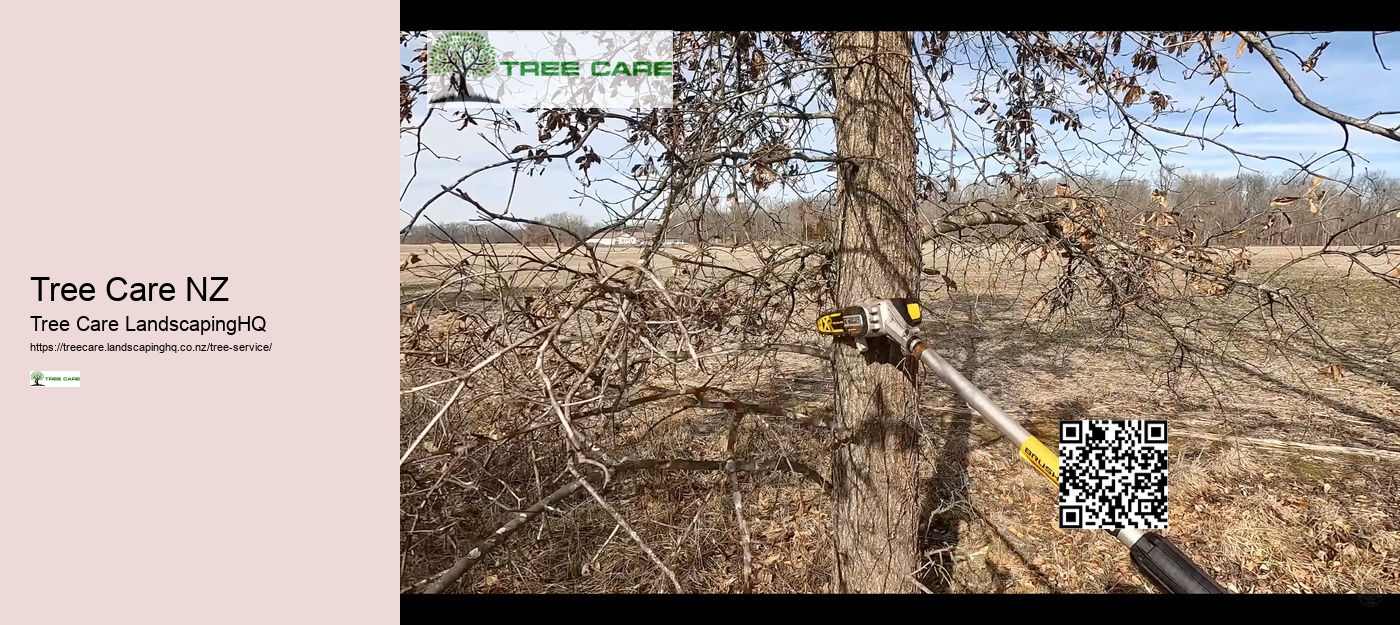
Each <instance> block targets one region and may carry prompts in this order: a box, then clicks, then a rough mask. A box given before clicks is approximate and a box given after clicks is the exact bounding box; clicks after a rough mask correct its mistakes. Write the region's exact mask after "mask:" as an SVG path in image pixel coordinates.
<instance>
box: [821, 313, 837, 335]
mask: <svg viewBox="0 0 1400 625" xmlns="http://www.w3.org/2000/svg"><path fill="white" fill-rule="evenodd" d="M840 319H841V313H839V312H838V313H831V314H827V315H822V316H821V317H819V318H818V319H817V331H818V332H821V333H822V334H841V331H840V330H838V329H836V325H835V322H836V321H838V320H840Z"/></svg>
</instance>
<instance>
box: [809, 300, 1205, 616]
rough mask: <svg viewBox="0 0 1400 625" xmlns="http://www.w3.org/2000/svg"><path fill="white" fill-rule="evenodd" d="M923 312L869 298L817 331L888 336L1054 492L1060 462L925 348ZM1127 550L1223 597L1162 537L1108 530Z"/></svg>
mask: <svg viewBox="0 0 1400 625" xmlns="http://www.w3.org/2000/svg"><path fill="white" fill-rule="evenodd" d="M922 317H923V311H922V310H920V308H919V301H918V300H917V299H915V298H893V299H877V298H871V299H867V300H865V301H864V302H861V303H860V304H859V305H857V306H846V307H843V308H842V309H841V310H839V311H836V312H830V313H827V314H824V315H822V316H820V317H818V318H817V331H818V332H821V333H822V334H827V335H832V336H848V337H851V338H853V339H855V344H856V347H857V348H858V349H859V350H860V351H865V350H866V349H867V346H866V340H867V339H871V338H875V337H881V336H883V337H888V338H889V339H890V340H892V341H894V342H896V343H898V344H899V347H900V349H902V350H903V351H904V353H905V354H906V355H908V356H913V357H914V358H917V359H918V360H919V361H920V362H922V363H923V364H924V365H925V366H927V367H928V369H929V370H930V371H932V372H933V373H934V374H935V375H937V376H938V378H939V379H941V380H943V382H944V383H946V384H947V385H948V386H950V387H952V389H953V390H954V391H955V392H957V394H958V396H959V397H961V398H963V400H965V401H966V402H967V404H968V406H970V407H971V408H972V409H973V410H976V411H977V412H978V413H979V414H981V415H982V417H983V418H985V419H986V420H987V422H988V423H990V424H991V425H992V426H993V427H995V428H996V429H997V430H998V431H999V432H1001V433H1002V435H1003V436H1005V437H1006V439H1007V440H1008V441H1010V442H1011V443H1012V444H1013V445H1016V446H1017V448H1018V451H1019V452H1020V453H1019V455H1020V457H1021V459H1022V460H1024V461H1025V462H1026V463H1027V464H1029V465H1031V466H1032V467H1035V470H1036V471H1037V472H1039V473H1040V474H1041V475H1043V476H1045V477H1046V478H1047V479H1048V480H1050V483H1051V484H1054V485H1055V487H1056V489H1058V488H1059V485H1060V476H1059V467H1060V459H1059V457H1058V456H1057V455H1056V454H1055V452H1054V451H1052V450H1051V449H1050V448H1049V447H1047V446H1045V444H1044V443H1041V442H1040V440H1039V439H1037V438H1036V437H1034V436H1032V435H1031V433H1030V432H1028V431H1026V429H1025V428H1023V427H1021V424H1020V423H1018V422H1017V421H1016V420H1015V419H1013V418H1012V417H1011V416H1010V415H1008V414H1006V413H1005V412H1004V411H1002V409H1001V408H999V407H997V405H996V404H994V403H992V400H991V399H990V398H988V397H987V395H986V394H985V393H983V392H982V390H981V389H979V388H977V387H976V386H974V385H973V384H972V382H969V381H968V380H967V378H965V377H963V376H962V374H961V373H958V372H957V370H956V369H953V367H952V366H950V365H949V364H948V362H947V361H945V360H943V358H942V357H941V356H939V355H938V353H937V352H935V351H933V350H932V349H928V343H927V342H925V341H924V338H923V335H922V334H921V333H920V332H919V321H920V319H921V318H922ZM1108 532H1109V533H1110V534H1112V535H1113V536H1114V537H1115V538H1117V539H1118V540H1119V541H1120V542H1122V543H1123V544H1124V545H1126V546H1127V547H1128V549H1129V552H1130V555H1131V558H1132V561H1133V564H1135V565H1136V566H1137V567H1138V570H1139V571H1142V573H1143V574H1144V575H1146V576H1147V577H1148V578H1150V579H1151V580H1152V581H1154V582H1156V583H1157V584H1158V585H1159V586H1161V587H1162V588H1164V589H1166V590H1167V591H1168V592H1172V593H1191V594H1219V593H1224V592H1225V589H1224V588H1221V587H1220V585H1219V584H1217V583H1216V582H1215V580H1213V579H1211V578H1210V576H1209V575H1206V573H1205V572H1204V571H1203V570H1201V568H1200V567H1199V566H1197V565H1196V563H1195V562H1192V561H1191V558H1189V557H1187V556H1186V554H1184V553H1182V552H1181V550H1180V549H1177V548H1176V546H1175V545H1173V544H1172V542H1171V541H1169V540H1167V538H1166V537H1164V536H1162V535H1160V534H1157V533H1155V532H1145V531H1142V530H1136V529H1121V530H1108Z"/></svg>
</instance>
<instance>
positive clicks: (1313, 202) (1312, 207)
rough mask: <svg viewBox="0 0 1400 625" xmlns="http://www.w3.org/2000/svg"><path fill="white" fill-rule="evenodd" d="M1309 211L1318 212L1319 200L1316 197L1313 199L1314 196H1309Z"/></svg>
mask: <svg viewBox="0 0 1400 625" xmlns="http://www.w3.org/2000/svg"><path fill="white" fill-rule="evenodd" d="M1308 212H1309V213H1316V212H1317V200H1314V199H1312V198H1308Z"/></svg>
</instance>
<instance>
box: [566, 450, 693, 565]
mask: <svg viewBox="0 0 1400 625" xmlns="http://www.w3.org/2000/svg"><path fill="white" fill-rule="evenodd" d="M569 471H570V472H571V473H573V474H574V477H576V478H578V484H581V485H582V486H583V488H584V490H587V491H588V494H589V495H592V496H593V500H594V501H597V502H598V505H599V506H602V508H603V509H604V510H606V511H607V512H608V514H610V515H612V518H613V520H614V521H617V524H618V525H621V526H622V529H624V530H627V535H628V536H631V537H632V541H633V542H635V543H637V546H638V547H641V549H642V553H645V554H647V557H648V558H650V559H651V561H652V563H653V564H655V565H656V566H657V568H659V569H661V572H662V573H664V574H665V575H666V578H667V579H669V580H671V586H672V587H674V588H675V589H676V592H684V591H683V590H681V583H680V582H678V581H676V574H675V573H672V572H671V569H670V567H667V566H666V563H665V562H662V561H661V558H658V557H657V556H656V552H654V551H652V550H651V547H648V546H647V544H646V541H644V540H642V537H641V536H638V535H637V532H636V530H633V529H632V526H631V525H630V524H628V523H627V519H624V518H622V515H621V514H619V513H618V512H617V509H616V508H613V507H612V505H611V504H609V503H608V502H607V501H606V500H604V499H603V496H602V495H599V494H598V491H596V490H594V489H593V486H592V485H591V484H589V483H588V480H587V478H585V477H583V474H582V473H579V471H578V469H575V468H574V467H569Z"/></svg>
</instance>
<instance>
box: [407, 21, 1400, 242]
mask: <svg viewBox="0 0 1400 625" xmlns="http://www.w3.org/2000/svg"><path fill="white" fill-rule="evenodd" d="M1322 39H1326V40H1328V41H1330V42H1331V45H1330V46H1329V47H1328V48H1327V49H1326V50H1325V51H1324V53H1323V54H1322V56H1321V62H1320V63H1319V64H1318V70H1319V72H1320V73H1321V74H1322V75H1323V76H1325V77H1326V80H1322V81H1320V80H1319V79H1318V77H1317V76H1316V75H1314V74H1303V73H1302V72H1301V71H1298V69H1297V67H1298V62H1297V60H1296V59H1292V58H1291V57H1288V56H1287V55H1286V54H1285V55H1283V56H1284V63H1285V66H1286V67H1288V68H1289V69H1290V71H1292V73H1293V75H1294V77H1295V79H1296V80H1298V82H1299V83H1300V85H1302V87H1303V88H1304V89H1305V91H1306V92H1307V93H1308V95H1309V96H1310V97H1312V98H1313V99H1314V100H1316V101H1318V102H1319V103H1321V104H1323V105H1325V106H1328V107H1329V108H1332V109H1333V110H1337V111H1339V112H1343V113H1346V114H1350V115H1352V116H1356V117H1362V118H1364V117H1367V116H1369V115H1371V114H1372V113H1375V112H1377V111H1383V110H1397V109H1400V33H1396V34H1393V35H1383V36H1381V37H1379V38H1378V39H1377V42H1378V45H1379V48H1380V52H1381V55H1382V56H1383V57H1384V58H1385V62H1386V65H1387V66H1388V67H1390V68H1391V70H1390V71H1386V70H1383V69H1382V68H1381V66H1380V63H1379V61H1378V60H1377V57H1376V51H1375V50H1374V49H1373V47H1372V39H1371V36H1370V33H1332V34H1329V35H1325V36H1320V37H1319V38H1318V39H1317V40H1316V41H1313V40H1311V39H1310V38H1309V36H1307V35H1295V36H1290V37H1288V38H1286V39H1283V40H1281V42H1283V43H1285V44H1286V45H1287V46H1288V47H1290V48H1291V49H1293V50H1294V51H1296V52H1297V53H1298V54H1299V55H1301V56H1306V55H1307V54H1308V53H1309V52H1311V51H1312V49H1313V48H1314V47H1315V46H1316V45H1317V44H1318V43H1320V42H1321V41H1322ZM1238 41H1239V40H1238V38H1232V39H1230V40H1228V41H1226V42H1225V43H1223V44H1220V46H1219V47H1218V50H1219V51H1221V52H1222V53H1224V54H1225V56H1226V58H1227V59H1228V60H1229V62H1230V64H1231V68H1230V74H1229V80H1230V83H1231V85H1232V86H1233V87H1234V88H1235V89H1236V90H1238V91H1239V92H1241V93H1243V94H1246V95H1248V96H1249V97H1250V98H1252V99H1253V100H1254V101H1255V103H1257V104H1258V105H1259V107H1260V108H1263V109H1265V110H1264V111H1261V110H1257V109H1255V108H1254V107H1253V106H1251V105H1249V104H1248V103H1244V102H1243V101H1242V102H1241V106H1240V107H1239V110H1238V117H1239V120H1240V122H1241V125H1240V126H1239V127H1231V126H1233V119H1232V118H1231V117H1230V116H1229V114H1228V113H1227V112H1226V111H1225V110H1223V109H1219V110H1217V111H1215V112H1214V113H1213V114H1212V116H1211V118H1210V122H1209V125H1208V126H1207V129H1208V130H1209V131H1210V132H1209V134H1210V135H1212V136H1214V135H1215V134H1216V133H1220V132H1224V134H1223V135H1222V136H1220V140H1221V141H1223V142H1225V143H1227V144H1229V145H1230V146H1232V147H1234V148H1236V149H1237V150H1241V151H1244V152H1252V153H1256V154H1261V155H1262V154H1275V155H1280V156H1286V157H1290V158H1294V159H1296V160H1305V159H1308V158H1310V157H1314V156H1318V155H1321V154H1323V153H1326V152H1328V151H1331V150H1333V149H1336V148H1338V147H1340V146H1341V145H1342V141H1343V132H1342V129H1341V128H1340V127H1339V126H1338V125H1337V124H1336V123H1334V122H1331V121H1328V120H1325V119H1322V118H1320V117H1318V116H1317V115H1316V114H1314V113H1312V112H1310V111H1308V110H1306V109H1304V108H1303V107H1302V106H1301V105H1299V104H1298V103H1297V102H1295V101H1294V100H1293V98H1292V97H1291V96H1290V94H1289V93H1288V91H1287V89H1286V88H1285V87H1284V85H1283V84H1282V83H1281V82H1280V81H1279V79H1278V77H1277V76H1276V75H1275V74H1274V73H1273V71H1272V70H1271V69H1270V68H1269V67H1268V66H1267V65H1266V64H1265V63H1264V62H1263V60H1262V59H1261V58H1260V57H1259V56H1258V55H1254V54H1248V53H1246V54H1245V55H1244V56H1243V57H1241V58H1236V57H1235V55H1234V46H1235V45H1236V44H1237V42H1238ZM399 55H400V59H401V60H400V62H401V63H408V61H409V57H410V56H411V52H410V51H408V50H407V49H405V48H403V47H402V46H401V47H400V53H399ZM1194 55H1195V53H1194V52H1191V53H1188V54H1187V55H1186V56H1187V58H1186V59H1184V60H1186V61H1187V62H1190V61H1192V60H1193V58H1194ZM1163 67H1164V68H1169V66H1168V65H1166V64H1164V65H1163ZM1160 75H1162V76H1163V79H1165V80H1166V81H1171V82H1164V80H1163V79H1158V80H1157V82H1156V83H1154V84H1153V85H1151V87H1150V88H1159V89H1161V90H1162V91H1164V92H1166V93H1169V94H1171V95H1172V96H1173V98H1174V101H1175V103H1176V104H1177V106H1178V107H1179V108H1184V109H1187V110H1189V109H1192V108H1195V105H1196V104H1197V102H1198V100H1200V99H1201V98H1205V99H1206V100H1207V101H1210V100H1214V99H1215V98H1216V97H1218V96H1219V94H1220V83H1219V82H1218V81H1217V83H1216V84H1215V85H1209V84H1207V83H1208V82H1209V78H1206V79H1201V78H1195V79H1192V80H1180V77H1181V70H1180V69H1164V71H1163V72H1161V74H1160ZM974 89H975V87H974V86H973V85H970V84H961V85H959V86H958V87H957V88H955V89H953V90H950V91H957V90H961V92H962V93H963V94H964V95H966V94H970V93H971V92H972V91H973V90H974ZM416 108H417V110H416V112H415V116H414V123H415V124H416V123H419V122H421V120H422V118H423V115H424V113H425V112H426V108H425V105H424V104H423V103H422V102H420V103H419V104H418V106H417V107H416ZM1133 108H1134V110H1135V111H1136V109H1139V108H1141V109H1143V110H1144V111H1145V110H1146V108H1147V105H1144V104H1139V105H1137V106H1135V107H1133ZM513 113H515V114H516V117H517V119H519V120H520V123H521V127H522V129H523V130H524V131H525V132H524V133H521V134H519V135H516V136H505V137H504V138H503V143H505V144H506V145H507V146H514V145H517V144H526V143H528V144H534V143H535V141H536V137H535V132H534V122H533V115H532V114H526V113H524V112H523V111H514V112H513ZM1084 121H1085V122H1086V124H1088V125H1089V126H1090V128H1089V130H1088V131H1087V132H1086V133H1085V134H1086V136H1089V137H1105V136H1108V135H1107V134H1106V133H1107V132H1108V130H1107V128H1106V123H1104V122H1103V121H1096V120H1092V119H1085V120H1084ZM1376 121H1377V122H1378V123H1382V124H1384V125H1389V126H1393V125H1396V124H1400V115H1394V116H1389V117H1380V118H1377V119H1376ZM1187 123H1188V116H1187V115H1185V114H1181V115H1175V116H1170V117H1168V118H1166V119H1163V120H1160V125H1163V126H1166V127H1170V128H1173V129H1177V130H1183V129H1185V127H1186V125H1187ZM1190 128H1191V130H1193V131H1196V132H1200V130H1201V118H1200V116H1197V118H1196V120H1195V121H1194V123H1192V125H1191V126H1190ZM479 129H480V126H470V127H468V129H467V130H458V129H457V127H456V125H455V124H452V123H450V122H448V121H447V120H446V119H445V118H442V117H441V116H440V115H435V116H434V119H433V120H432V121H431V122H430V123H429V124H428V125H427V126H426V127H425V128H424V129H423V132H422V134H423V139H424V143H425V144H427V145H429V146H431V147H432V148H433V150H434V151H435V152H436V154H437V155H438V157H434V156H432V155H429V154H422V155H420V156H419V157H418V159H417V163H416V168H417V172H418V173H417V176H416V177H415V178H413V181H412V183H411V184H408V183H409V179H410V176H412V173H413V171H414V167H415V163H414V159H413V158H411V157H410V156H409V155H411V153H412V152H413V150H414V146H415V139H414V138H413V137H412V136H411V135H408V134H404V135H402V136H401V141H400V163H399V173H400V176H399V179H400V192H401V193H402V195H403V198H402V200H401V202H400V209H401V210H400V221H401V223H406V222H407V214H406V213H405V211H409V212H411V211H415V210H417V209H418V207H420V206H422V205H423V203H424V202H425V201H427V200H428V198H430V197H431V196H432V195H433V194H434V193H436V192H437V191H439V190H440V188H441V185H444V184H452V183H453V182H454V181H456V180H457V179H458V178H460V177H461V176H462V175H464V174H465V173H466V172H468V171H470V170H472V169H475V168H477V167H480V166H482V165H486V164H489V163H493V162H496V161H499V160H501V155H500V153H499V152H498V151H497V149H496V148H495V147H492V145H491V141H488V139H493V138H492V137H490V136H489V134H486V133H483V132H481V131H480V130H479ZM938 132H942V131H931V132H930V133H929V134H930V136H931V137H932V138H933V144H934V145H938V144H939V141H938V140H937V134H938ZM1148 132H1149V134H1150V131H1148ZM943 136H946V134H945V135H943ZM1151 138H1152V139H1153V140H1154V141H1157V140H1160V141H1161V145H1167V146H1173V147H1180V148H1181V153H1179V154H1174V155H1171V156H1169V157H1168V158H1167V159H1166V161H1167V162H1168V163H1169V164H1172V165H1179V166H1182V167H1183V170H1189V171H1194V172H1202V173H1212V174H1216V175H1221V176H1231V175H1235V174H1238V173H1240V172H1241V169H1240V165H1239V163H1238V162H1237V161H1236V160H1235V159H1234V157H1232V156H1230V155H1229V154H1228V153H1227V152H1225V151H1224V150H1222V149H1220V148H1217V147H1214V146H1210V145H1206V146H1205V147H1204V148H1202V147H1201V146H1200V145H1198V144H1196V143H1195V142H1188V141H1186V140H1184V139H1181V138H1169V137H1165V136H1161V135H1157V136H1152V137H1151ZM590 144H591V145H593V146H594V147H595V149H596V150H597V151H598V152H599V153H600V155H601V156H603V157H604V158H605V159H606V158H607V157H608V156H609V154H610V153H612V152H614V151H617V150H621V149H622V147H623V145H624V142H623V141H622V140H621V139H618V138H615V137H610V136H604V137H600V138H595V140H593V141H591V142H590ZM943 144H945V145H946V144H947V142H946V141H944V142H943ZM807 147H809V148H813V149H818V150H828V149H830V147H831V138H830V132H829V131H826V132H819V133H816V134H815V135H814V137H813V139H812V144H811V145H809V146H807ZM1350 147H1351V150H1352V152H1353V153H1354V154H1356V155H1357V156H1359V157H1361V158H1364V159H1365V160H1364V161H1362V160H1359V159H1358V161H1357V163H1356V173H1358V174H1360V173H1363V172H1364V171H1365V170H1370V171H1372V172H1375V171H1386V172H1389V173H1390V174H1391V175H1396V176H1400V142H1395V141H1390V140H1388V139H1384V138H1382V137H1378V136H1374V135H1371V134H1369V133H1365V132H1362V131H1358V130H1352V131H1351V134H1350ZM1064 150H1065V152H1066V155H1067V156H1071V157H1073V158H1074V159H1075V160H1076V162H1078V163H1081V169H1082V168H1083V167H1094V168H1098V169H1100V170H1101V172H1102V173H1104V174H1107V175H1118V174H1121V173H1123V171H1122V169H1121V168H1119V167H1117V166H1115V165H1113V164H1112V163H1111V162H1109V161H1107V160H1106V159H1104V158H1102V157H1100V156H1095V155H1092V154H1090V153H1089V152H1088V151H1087V150H1086V149H1085V146H1082V145H1080V146H1077V145H1073V142H1071V145H1068V146H1065V147H1064ZM439 157H451V158H455V159H456V160H449V159H448V158H439ZM1334 159H1335V157H1334ZM1324 162H1325V163H1326V162H1328V161H1324ZM1244 164H1245V165H1246V166H1247V167H1249V168H1252V169H1255V170H1259V171H1264V172H1267V173H1281V172H1283V171H1284V170H1286V169H1288V167H1289V166H1287V165H1286V164H1282V163H1277V162H1259V161H1249V160H1246V161H1245V163H1244ZM611 165H613V163H610V162H605V163H603V164H601V165H598V166H595V167H594V168H593V170H592V172H591V173H592V176H591V177H592V178H593V179H594V180H595V182H594V184H592V185H590V186H587V187H585V186H584V185H583V184H582V183H581V182H580V181H579V179H578V172H577V171H576V170H574V169H572V168H566V167H560V166H558V164H555V166H551V167H547V168H544V170H543V171H541V172H538V173H536V174H535V175H533V176H527V175H525V173H524V172H521V173H518V174H517V173H515V172H512V171H510V170H509V169H508V168H500V169H496V170H492V171H489V172H486V173H483V174H478V175H477V176H474V177H472V178H471V179H470V180H468V181H467V182H466V183H464V184H463V185H462V186H461V187H460V188H462V189H464V190H466V191H467V192H468V193H469V194H471V196H472V197H474V198H476V199H477V200H479V201H481V202H482V203H483V204H486V205H487V206H490V207H492V208H493V210H502V211H503V212H505V211H508V212H509V213H510V214H513V215H517V216H521V217H537V216H540V215H543V214H546V213H551V212H556V211H569V212H574V213H579V214H582V215H584V216H586V217H588V218H590V219H594V220H597V219H601V218H602V217H603V216H604V213H603V211H602V209H601V208H600V205H599V204H597V203H596V202H593V201H589V200H586V199H584V198H583V197H582V194H583V193H585V192H586V193H589V194H597V195H601V196H602V197H603V198H604V199H606V200H622V199H625V198H627V197H628V195H629V192H628V191H627V190H626V189H625V188H623V187H621V186H620V185H617V184H610V183H608V182H606V181H603V182H599V181H598V179H600V178H607V177H608V176H609V175H611V176H612V177H613V178H614V179H616V180H622V179H625V176H623V175H621V174H620V173H619V172H617V171H616V169H615V168H614V167H612V166H611ZM616 166H617V167H622V168H624V169H626V168H628V167H630V164H629V163H617V165H616ZM1347 167H1348V163H1347V162H1346V161H1344V160H1343V161H1340V162H1332V164H1331V165H1330V166H1326V167H1324V169H1325V170H1327V171H1329V172H1330V173H1334V174H1338V175H1342V176H1345V175H1346V172H1347ZM1157 171H1158V167H1157V166H1156V165H1155V164H1153V165H1151V166H1140V167H1137V168H1136V169H1135V171H1133V172H1129V173H1132V174H1136V175H1138V176H1154V175H1155V174H1156V172H1157ZM405 185H407V188H405ZM425 215H427V216H429V217H431V218H432V219H433V220H435V221H438V222H439V223H445V222H452V221H463V220H466V219H470V218H474V217H475V215H474V214H473V211H472V210H471V208H470V207H469V206H468V205H467V204H465V203H464V202H462V201H461V200H458V199H456V198H452V197H450V196H447V197H443V198H441V199H439V200H437V201H436V202H434V203H433V204H432V205H431V206H430V207H429V208H428V210H427V211H426V213H425Z"/></svg>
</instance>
